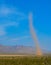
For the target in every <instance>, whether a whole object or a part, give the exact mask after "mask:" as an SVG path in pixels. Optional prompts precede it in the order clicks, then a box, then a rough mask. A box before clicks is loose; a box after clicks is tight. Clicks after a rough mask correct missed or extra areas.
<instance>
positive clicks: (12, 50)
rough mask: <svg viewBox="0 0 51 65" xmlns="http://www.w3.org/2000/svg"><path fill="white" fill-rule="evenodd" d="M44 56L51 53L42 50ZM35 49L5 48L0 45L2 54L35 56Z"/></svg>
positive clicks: (23, 47)
mask: <svg viewBox="0 0 51 65" xmlns="http://www.w3.org/2000/svg"><path fill="white" fill-rule="evenodd" d="M42 52H43V53H44V54H48V53H50V51H47V50H45V49H43V50H42ZM35 53H36V50H35V47H32V46H18V45H15V46H4V45H0V54H35Z"/></svg>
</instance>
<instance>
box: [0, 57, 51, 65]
mask: <svg viewBox="0 0 51 65" xmlns="http://www.w3.org/2000/svg"><path fill="white" fill-rule="evenodd" d="M0 65H51V56H44V57H33V56H30V57H0Z"/></svg>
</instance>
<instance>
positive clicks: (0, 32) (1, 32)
mask: <svg viewBox="0 0 51 65" xmlns="http://www.w3.org/2000/svg"><path fill="white" fill-rule="evenodd" d="M18 25H19V23H16V22H9V23H5V24H2V25H0V36H2V35H6V33H7V32H6V31H5V28H6V27H8V26H16V27H17V26H18Z"/></svg>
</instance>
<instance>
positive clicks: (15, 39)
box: [10, 36, 30, 41]
mask: <svg viewBox="0 0 51 65" xmlns="http://www.w3.org/2000/svg"><path fill="white" fill-rule="evenodd" d="M28 38H30V36H22V37H18V38H13V39H10V40H12V41H18V40H24V39H28Z"/></svg>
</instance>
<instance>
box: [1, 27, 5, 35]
mask: <svg viewBox="0 0 51 65" xmlns="http://www.w3.org/2000/svg"><path fill="white" fill-rule="evenodd" d="M5 34H6V32H5V29H4V27H2V26H0V36H3V35H5Z"/></svg>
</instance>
